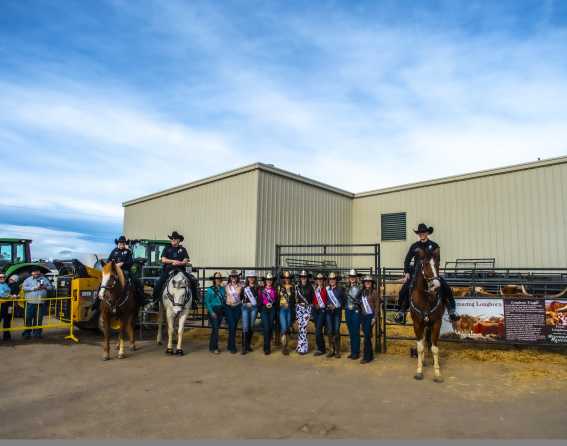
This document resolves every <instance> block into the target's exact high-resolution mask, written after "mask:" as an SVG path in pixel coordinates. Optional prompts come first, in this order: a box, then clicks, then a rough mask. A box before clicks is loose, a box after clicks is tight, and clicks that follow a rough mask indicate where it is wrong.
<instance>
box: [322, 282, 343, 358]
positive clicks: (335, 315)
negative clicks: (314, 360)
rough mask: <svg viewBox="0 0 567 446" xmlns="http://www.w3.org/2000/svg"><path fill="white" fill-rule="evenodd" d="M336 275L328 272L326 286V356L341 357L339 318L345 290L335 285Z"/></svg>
mask: <svg viewBox="0 0 567 446" xmlns="http://www.w3.org/2000/svg"><path fill="white" fill-rule="evenodd" d="M337 280H338V276H337V274H335V273H334V272H332V273H331V274H329V286H328V287H327V336H329V352H328V353H327V357H328V358H331V357H333V356H334V357H335V358H340V357H341V319H342V317H341V316H342V312H343V308H344V306H345V300H346V299H345V290H344V289H343V287H341V286H339V285H337Z"/></svg>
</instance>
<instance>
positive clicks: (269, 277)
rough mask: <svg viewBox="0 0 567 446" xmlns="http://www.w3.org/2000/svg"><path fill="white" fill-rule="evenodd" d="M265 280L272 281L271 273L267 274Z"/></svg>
mask: <svg viewBox="0 0 567 446" xmlns="http://www.w3.org/2000/svg"><path fill="white" fill-rule="evenodd" d="M265 279H266V280H274V275H273V274H272V273H268V274H266V277H265Z"/></svg>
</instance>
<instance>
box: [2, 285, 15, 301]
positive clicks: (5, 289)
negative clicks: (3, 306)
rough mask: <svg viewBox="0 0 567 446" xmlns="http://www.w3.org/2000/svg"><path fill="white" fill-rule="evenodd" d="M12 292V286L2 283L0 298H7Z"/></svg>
mask: <svg viewBox="0 0 567 446" xmlns="http://www.w3.org/2000/svg"><path fill="white" fill-rule="evenodd" d="M11 294H12V293H11V292H10V287H9V286H8V284H7V283H0V299H6V298H8V297H10V295H11Z"/></svg>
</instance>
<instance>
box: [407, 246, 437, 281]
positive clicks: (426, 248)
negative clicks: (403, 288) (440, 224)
mask: <svg viewBox="0 0 567 446" xmlns="http://www.w3.org/2000/svg"><path fill="white" fill-rule="evenodd" d="M418 249H423V250H424V251H425V252H427V253H429V254H433V252H434V251H435V250H436V249H439V245H438V244H437V243H435V242H434V241H433V240H427V241H426V242H425V243H423V242H422V241H421V240H420V241H417V242H415V243H414V244H413V245H411V246H410V248H409V250H408V253H407V254H406V258H405V260H404V273H410V274H412V273H413V270H412V267H411V261H412V260H414V258H415V256H416V255H417V251H418Z"/></svg>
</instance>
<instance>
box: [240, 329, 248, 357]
mask: <svg viewBox="0 0 567 446" xmlns="http://www.w3.org/2000/svg"><path fill="white" fill-rule="evenodd" d="M247 345H248V332H247V331H243V332H242V349H241V351H240V354H241V355H245V354H246V353H248V348H247V347H246V346H247Z"/></svg>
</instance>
